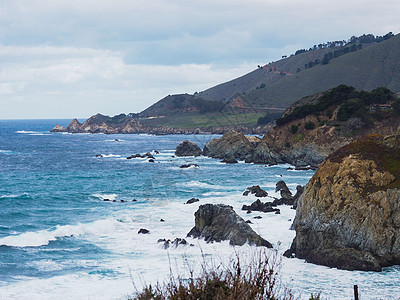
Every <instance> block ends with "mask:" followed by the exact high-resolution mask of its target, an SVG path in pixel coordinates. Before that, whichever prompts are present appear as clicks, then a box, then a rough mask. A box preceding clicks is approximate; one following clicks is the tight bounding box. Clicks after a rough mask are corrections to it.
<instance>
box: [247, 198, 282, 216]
mask: <svg viewBox="0 0 400 300" xmlns="http://www.w3.org/2000/svg"><path fill="white" fill-rule="evenodd" d="M276 206H277V205H276V204H274V203H272V202H265V203H263V202H261V200H260V199H257V200H256V201H254V202H253V203H252V204H250V205H243V206H242V210H246V211H247V212H248V213H250V212H252V211H261V212H265V213H267V212H280V210H279V208H276Z"/></svg>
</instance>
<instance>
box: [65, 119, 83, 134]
mask: <svg viewBox="0 0 400 300" xmlns="http://www.w3.org/2000/svg"><path fill="white" fill-rule="evenodd" d="M81 126H82V124H81V123H79V121H78V120H77V119H73V120H72V121H71V122H70V123H69V124H68V126H67V131H68V132H71V133H79V132H82V130H81Z"/></svg>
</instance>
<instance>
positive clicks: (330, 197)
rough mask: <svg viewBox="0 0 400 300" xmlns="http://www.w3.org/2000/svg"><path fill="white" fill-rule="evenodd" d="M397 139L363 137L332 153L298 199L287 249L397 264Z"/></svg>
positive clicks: (319, 259) (330, 260)
mask: <svg viewBox="0 0 400 300" xmlns="http://www.w3.org/2000/svg"><path fill="white" fill-rule="evenodd" d="M399 147H400V138H399V137H398V136H390V137H382V136H378V135H374V136H368V137H364V138H362V139H360V140H357V141H355V142H353V143H351V144H349V145H347V146H345V147H342V148H340V149H339V150H338V151H336V152H334V153H333V154H331V155H330V156H329V157H328V158H327V159H326V160H325V161H324V162H323V163H322V164H321V165H320V167H319V169H318V170H317V172H316V173H315V174H314V176H313V177H312V178H311V180H310V182H309V183H308V184H307V186H306V188H305V190H304V193H303V194H302V196H301V197H300V199H299V202H298V207H297V211H296V218H295V220H294V223H293V225H294V228H295V230H296V237H295V239H294V241H293V244H292V247H291V252H293V253H295V254H296V257H298V258H304V259H306V260H307V261H309V262H313V263H316V264H322V265H327V266H330V267H337V268H342V269H348V270H354V269H356V270H373V271H379V270H381V268H382V267H384V266H389V265H393V264H400V148H399Z"/></svg>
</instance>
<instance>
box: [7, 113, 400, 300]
mask: <svg viewBox="0 0 400 300" xmlns="http://www.w3.org/2000/svg"><path fill="white" fill-rule="evenodd" d="M56 123H59V124H60V125H67V124H68V120H0V207H1V209H0V299H58V300H59V299H126V298H127V296H129V295H132V294H133V293H134V292H135V291H136V290H140V289H141V287H142V286H143V284H154V283H156V282H157V281H160V282H162V281H164V280H166V279H167V278H168V275H169V274H170V272H171V271H172V272H174V273H176V274H184V273H185V272H186V271H187V268H188V266H191V267H193V268H195V267H196V266H198V265H199V263H201V261H203V260H205V259H212V261H213V262H214V263H216V264H219V263H226V262H229V261H230V260H231V259H232V258H234V257H235V256H236V255H241V256H251V255H252V253H253V254H254V252H255V251H256V250H255V247H252V246H249V245H244V246H241V247H232V246H230V245H229V243H228V242H222V243H209V244H207V243H205V242H204V241H203V240H201V239H200V240H198V239H192V238H186V234H187V233H188V232H189V231H190V229H191V228H192V227H193V226H194V212H195V211H196V210H197V209H198V207H199V205H201V204H205V203H224V204H228V205H231V206H233V208H234V210H235V211H236V212H237V213H238V214H239V215H240V216H242V217H243V218H244V219H245V220H251V221H252V223H253V224H251V226H252V228H253V229H254V230H255V231H256V232H257V233H259V234H260V235H261V236H262V237H263V238H265V239H266V240H268V241H269V242H271V243H272V244H273V245H274V247H275V250H277V252H278V254H279V255H280V254H281V253H283V251H285V250H286V249H288V248H289V246H290V244H291V241H292V240H293V238H294V235H295V232H294V231H291V230H289V228H290V225H291V223H292V220H293V218H294V216H295V211H294V210H292V209H290V207H288V206H281V207H280V209H281V214H279V215H278V214H273V213H257V212H253V213H251V214H246V212H245V211H242V210H241V207H242V205H243V204H247V205H249V204H251V203H252V202H253V201H255V200H256V198H255V197H254V196H247V197H246V196H243V195H242V193H243V191H244V190H245V189H246V188H247V187H249V186H253V185H260V186H261V187H262V188H263V189H265V190H266V191H267V192H268V193H269V196H270V197H278V196H279V195H277V194H276V193H275V184H276V182H277V181H279V180H284V181H285V182H286V183H287V185H288V187H289V188H290V189H291V190H292V191H293V192H295V189H296V186H297V185H298V184H301V185H305V184H306V183H307V182H308V180H309V179H310V178H311V176H312V175H313V171H295V170H291V169H290V168H288V167H290V166H289V165H278V166H265V165H255V164H245V163H238V164H233V165H228V164H224V163H221V162H220V160H218V159H212V158H207V157H186V158H178V157H174V150H175V147H176V146H177V145H178V144H179V143H180V142H182V141H183V140H186V139H187V140H190V141H192V142H195V143H197V144H198V145H199V146H200V147H203V146H204V145H205V143H206V142H207V141H210V140H211V139H212V138H216V137H218V136H212V135H168V136H154V135H145V134H142V135H104V134H65V133H50V132H49V130H50V129H51V128H52V127H53V126H54V125H55V124H56ZM146 152H151V153H152V154H153V155H154V157H155V162H154V163H151V162H149V161H148V159H146V158H134V159H129V160H128V159H126V158H127V157H128V156H130V155H132V154H136V153H141V154H144V153H146ZM99 155H100V157H99ZM96 156H97V157H96ZM188 163H195V164H198V165H199V168H196V167H191V168H187V169H181V168H179V166H181V165H182V164H188ZM193 197H194V198H198V199H200V201H199V202H196V203H193V204H184V203H185V202H186V201H187V200H189V199H190V198H193ZM105 199H106V200H109V201H104V200H105ZM114 200H115V201H114ZM266 200H271V198H268V199H266ZM263 201H265V200H264V199H263ZM255 216H261V217H262V218H261V219H255V218H254V217H255ZM142 228H144V229H147V230H149V234H138V231H139V230H140V229H142ZM164 238H165V239H171V240H174V239H175V238H186V240H187V241H188V244H192V246H190V245H179V246H178V247H176V248H175V247H170V248H168V249H164V248H163V244H162V243H158V240H159V239H164ZM268 251H270V250H268ZM280 267H281V272H280V276H281V284H282V285H284V286H286V287H288V288H291V289H292V290H293V292H295V294H296V295H297V296H298V297H300V298H301V299H307V298H308V297H309V296H310V294H311V293H314V294H315V293H318V292H319V291H321V292H322V296H323V297H324V298H328V299H351V298H352V295H353V285H355V284H357V285H358V286H359V291H360V295H361V299H400V267H399V266H394V267H390V268H385V269H384V270H383V272H380V273H375V272H357V271H344V270H337V269H332V268H327V267H323V266H317V265H314V264H309V263H306V262H305V261H304V260H300V259H287V258H285V257H282V258H281V266H280ZM185 270H186V271H185Z"/></svg>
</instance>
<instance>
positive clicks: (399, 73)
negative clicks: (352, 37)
mask: <svg viewBox="0 0 400 300" xmlns="http://www.w3.org/2000/svg"><path fill="white" fill-rule="evenodd" d="M329 51H331V49H323V50H315V51H310V52H306V53H302V54H300V55H296V56H292V57H289V58H286V59H283V60H280V61H278V62H275V63H272V64H271V66H277V67H278V68H279V70H282V71H285V72H290V73H293V75H292V76H282V75H279V74H275V73H273V74H271V72H268V71H267V70H265V69H262V70H261V69H258V70H255V71H253V72H251V73H249V74H247V75H245V76H242V77H240V78H237V79H235V80H232V81H230V82H227V83H224V84H221V85H218V86H216V87H214V88H211V89H208V90H206V91H204V92H202V93H200V94H199V96H201V97H203V98H205V99H214V100H222V98H221V97H223V96H224V97H225V98H226V97H228V95H232V94H234V92H235V93H237V92H241V91H243V90H244V88H245V87H247V91H246V94H245V96H244V98H245V101H246V102H247V103H249V104H251V105H254V106H258V107H287V106H289V105H290V104H291V103H293V102H294V101H296V100H298V99H300V98H302V97H304V96H307V95H311V94H314V93H316V92H320V91H324V90H327V89H330V88H332V87H335V86H337V85H339V84H347V85H352V86H354V87H355V88H357V89H365V90H372V89H374V88H376V87H379V86H386V87H388V88H390V89H392V90H393V91H395V92H398V91H400V35H396V36H394V37H393V38H391V39H389V40H387V41H384V42H381V43H378V44H373V45H370V46H368V47H364V48H363V49H361V50H359V51H356V52H353V53H349V54H346V55H343V56H341V57H338V58H336V59H332V60H331V61H330V62H329V64H327V65H317V66H315V67H313V68H311V69H304V64H305V63H307V62H308V61H310V60H313V59H315V58H318V57H319V58H320V57H321V56H323V54H324V53H326V52H329ZM297 68H301V69H302V71H301V72H299V73H296V70H297ZM253 82H254V83H253ZM261 83H265V84H266V87H265V88H263V89H258V90H257V89H256V87H257V86H259V85H260V84H261Z"/></svg>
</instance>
